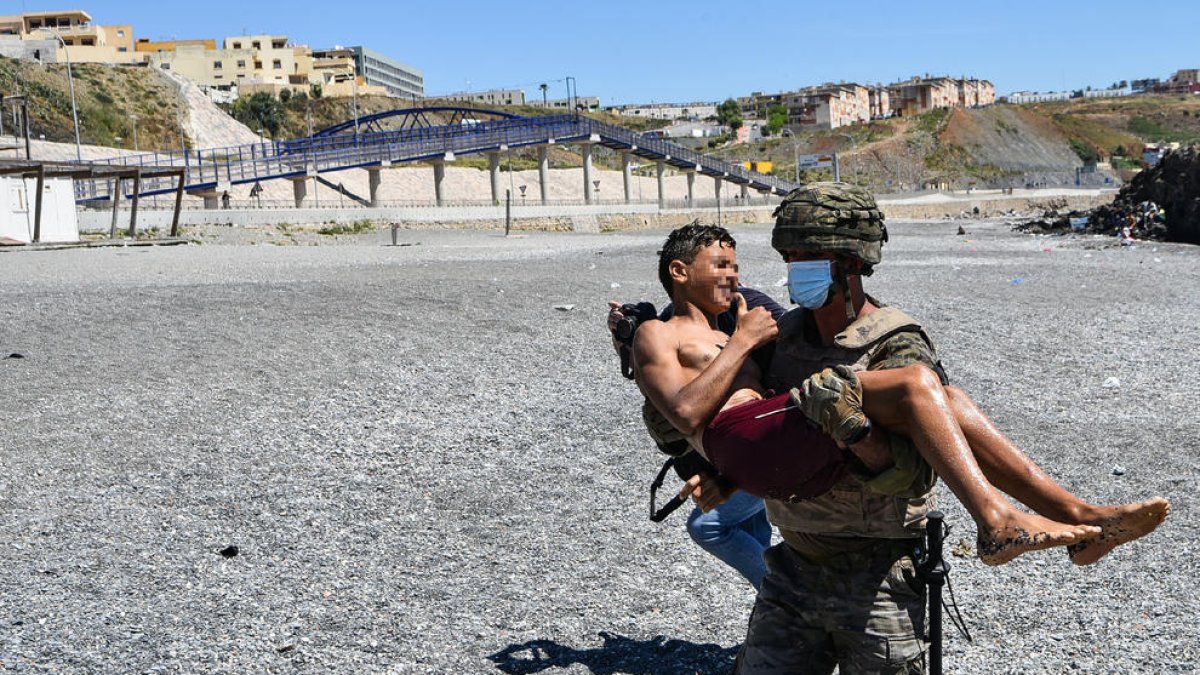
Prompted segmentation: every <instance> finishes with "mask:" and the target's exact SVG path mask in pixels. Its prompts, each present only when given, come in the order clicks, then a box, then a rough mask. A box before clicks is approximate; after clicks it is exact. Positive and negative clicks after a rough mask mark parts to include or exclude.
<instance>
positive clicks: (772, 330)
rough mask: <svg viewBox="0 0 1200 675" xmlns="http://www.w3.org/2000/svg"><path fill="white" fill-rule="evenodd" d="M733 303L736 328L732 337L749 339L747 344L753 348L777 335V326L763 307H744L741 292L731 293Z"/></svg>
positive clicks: (744, 302) (744, 300)
mask: <svg viewBox="0 0 1200 675" xmlns="http://www.w3.org/2000/svg"><path fill="white" fill-rule="evenodd" d="M733 303H734V305H735V306H736V307H737V330H735V331H734V332H733V338H739V337H740V339H742V340H747V341H749V344H748V346H749V348H750V349H752V350H753V349H758V348H759V347H761V346H763V345H765V344H767V343H768V342H771V341H772V340H774V339H775V338H776V337H778V336H779V326H778V325H777V324H776V323H775V318H774V317H773V316H771V313H770V312H768V311H767V310H766V309H765V308H763V307H755V308H754V309H746V298H744V297H742V294H741V293H734V294H733Z"/></svg>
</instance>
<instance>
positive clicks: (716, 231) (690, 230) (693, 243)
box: [658, 220, 737, 297]
mask: <svg viewBox="0 0 1200 675" xmlns="http://www.w3.org/2000/svg"><path fill="white" fill-rule="evenodd" d="M718 242H719V243H721V244H723V245H725V246H728V247H729V248H733V249H736V248H737V242H736V241H734V240H733V236H732V235H731V234H729V230H726V229H725V228H723V227H719V226H717V225H701V224H700V221H699V220H693V221H692V222H691V223H688V224H687V225H684V226H683V227H680V228H678V229H676V230H674V231H673V232H671V234H669V235H667V241H666V242H665V243H664V244H663V247H662V250H661V251H659V252H658V280H659V281H660V282H661V283H662V285H663V289H664V290H666V291H667V297H671V294H672V292H673V291H674V287H673V285H672V282H671V272H670V270H669V267H670V265H671V261H672V260H680V261H683V262H684V263H686V264H688V265H690V264H692V263H693V262H695V261H696V254H698V253H699V252H700V249H702V248H705V247H707V246H711V245H713V244H716V243H718Z"/></svg>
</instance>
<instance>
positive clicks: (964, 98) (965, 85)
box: [958, 79, 996, 108]
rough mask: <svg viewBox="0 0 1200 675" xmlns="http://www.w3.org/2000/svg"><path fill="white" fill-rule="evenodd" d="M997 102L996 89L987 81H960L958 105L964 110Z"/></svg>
mask: <svg viewBox="0 0 1200 675" xmlns="http://www.w3.org/2000/svg"><path fill="white" fill-rule="evenodd" d="M995 102H996V87H995V85H993V84H992V83H991V82H988V81H987V80H975V79H962V80H959V81H958V105H959V106H961V107H963V108H979V107H981V106H986V105H992V104H993V103H995Z"/></svg>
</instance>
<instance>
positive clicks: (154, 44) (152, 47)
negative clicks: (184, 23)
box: [133, 38, 217, 53]
mask: <svg viewBox="0 0 1200 675" xmlns="http://www.w3.org/2000/svg"><path fill="white" fill-rule="evenodd" d="M185 46H199V47H202V48H204V49H216V48H217V41H216V40H150V39H148V38H138V39H137V42H135V43H134V45H133V47H134V49H135V50H137V51H139V52H142V53H154V52H173V51H175V49H176V48H177V47H185Z"/></svg>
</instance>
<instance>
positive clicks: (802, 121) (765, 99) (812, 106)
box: [738, 83, 873, 131]
mask: <svg viewBox="0 0 1200 675" xmlns="http://www.w3.org/2000/svg"><path fill="white" fill-rule="evenodd" d="M738 102H739V104H740V105H741V107H742V114H743V115H744V116H746V117H747V118H753V119H762V120H765V119H767V114H768V113H767V111H768V110H769V109H770V108H771V107H773V106H776V105H782V106H784V107H786V108H787V111H788V123H787V126H788V127H790V128H792V129H795V130H797V131H806V130H809V129H836V128H838V127H844V126H846V125H848V124H859V123H863V122H867V121H869V120H870V119H871V117H872V116H873V115H872V110H873V109H872V90H871V89H868V88H867V87H864V86H862V85H861V84H854V83H841V84H823V85H819V86H815V87H805V88H804V89H799V90H796V91H787V92H780V93H778V94H763V93H761V92H755V93H754V94H751V95H750V96H748V97H743V98H740V99H738Z"/></svg>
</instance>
